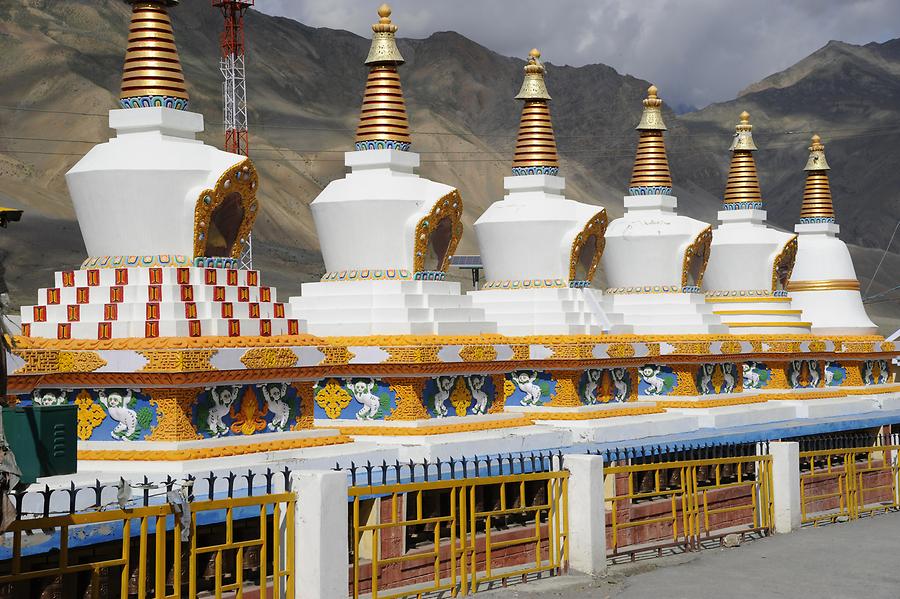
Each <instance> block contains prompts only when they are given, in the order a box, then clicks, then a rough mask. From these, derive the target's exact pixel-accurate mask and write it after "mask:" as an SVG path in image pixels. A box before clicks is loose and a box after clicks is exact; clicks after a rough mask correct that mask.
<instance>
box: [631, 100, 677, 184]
mask: <svg viewBox="0 0 900 599" xmlns="http://www.w3.org/2000/svg"><path fill="white" fill-rule="evenodd" d="M656 91H657V90H656V86H655V85H651V86H650V87H649V88H648V89H647V99H646V100H644V113H643V114H642V115H641V122H640V123H639V124H638V126H637V127H636V128H637V130H638V131H640V139H639V140H638V148H637V155H636V156H635V159H634V169H633V170H632V171H631V182H630V183H629V184H628V192H629V193H630V194H631V195H653V194H670V193H672V175H671V174H670V173H669V159H668V158H667V157H666V143H665V140H664V139H663V131H665V130H666V124H665V123H663V119H662V100H660V99H659V98H658V97H657V96H656Z"/></svg>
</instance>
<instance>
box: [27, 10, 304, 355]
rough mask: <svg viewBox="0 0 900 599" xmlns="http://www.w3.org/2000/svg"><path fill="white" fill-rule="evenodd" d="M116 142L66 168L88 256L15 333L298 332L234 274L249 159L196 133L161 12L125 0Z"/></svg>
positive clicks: (247, 280) (248, 210) (248, 223)
mask: <svg viewBox="0 0 900 599" xmlns="http://www.w3.org/2000/svg"><path fill="white" fill-rule="evenodd" d="M132 4H133V8H132V17H131V26H130V33H129V36H128V50H127V53H126V57H125V66H124V69H123V77H122V91H121V96H120V104H121V106H122V107H123V108H122V109H118V110H111V111H110V113H109V126H110V128H112V129H115V130H116V137H114V138H112V139H110V141H108V142H106V143H102V144H99V145H97V146H94V148H92V149H91V150H90V151H89V152H88V153H87V154H86V155H85V156H84V157H83V158H82V159H81V160H79V161H78V163H77V164H76V165H75V166H74V167H72V169H71V170H70V171H69V172H68V173H67V174H66V183H67V184H68V187H69V193H70V194H71V196H72V203H73V204H74V205H75V213H76V215H77V218H78V225H79V227H80V228H81V233H82V236H83V238H84V245H85V247H86V248H87V252H88V258H87V259H86V260H85V261H84V262H83V264H82V265H81V268H80V269H78V270H71V271H64V272H58V273H56V277H55V281H54V286H53V287H50V288H46V289H41V290H40V291H39V294H38V298H39V302H38V305H36V306H25V307H23V308H22V323H23V332H24V333H25V334H26V335H29V336H33V337H49V338H54V339H57V338H58V339H69V338H72V339H113V338H123V337H201V336H232V337H234V336H240V335H261V336H269V335H279V334H287V333H292V334H297V333H300V332H303V330H304V323H303V322H302V321H300V320H297V319H288V318H287V317H286V313H285V312H286V311H285V306H284V304H280V303H278V302H277V301H276V293H275V290H274V289H271V288H269V287H263V286H262V285H261V281H260V277H259V273H258V272H256V271H248V270H241V271H239V270H237V258H238V257H239V255H240V251H241V241H242V239H243V238H244V237H245V236H246V235H247V234H248V233H249V232H250V229H251V227H252V226H253V221H254V220H255V219H256V214H257V212H258V209H259V204H258V202H257V199H256V193H257V185H258V180H257V175H256V169H255V168H254V166H253V163H252V162H251V161H250V160H249V159H247V158H245V157H243V156H239V155H236V154H230V153H228V152H223V151H221V150H218V149H216V148H214V147H211V146H207V145H204V144H203V143H202V142H200V141H198V140H196V139H195V134H196V133H198V132H200V131H203V116H202V115H200V114H197V113H193V112H188V111H187V108H188V100H189V98H188V93H187V88H186V86H185V83H184V78H183V77H182V75H181V67H180V64H179V61H178V51H177V48H176V46H175V38H174V35H173V32H172V25H171V22H170V20H169V15H168V12H167V7H168V6H171V5H174V4H176V2H173V1H172V0H140V1H134V2H132Z"/></svg>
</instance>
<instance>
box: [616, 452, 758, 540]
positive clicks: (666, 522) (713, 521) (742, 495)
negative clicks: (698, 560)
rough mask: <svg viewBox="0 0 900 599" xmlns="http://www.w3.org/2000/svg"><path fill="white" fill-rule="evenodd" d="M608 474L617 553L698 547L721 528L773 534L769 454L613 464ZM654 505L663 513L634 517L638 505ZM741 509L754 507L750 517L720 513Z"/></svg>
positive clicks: (749, 510)
mask: <svg viewBox="0 0 900 599" xmlns="http://www.w3.org/2000/svg"><path fill="white" fill-rule="evenodd" d="M623 475H624V476H623ZM604 477H605V478H606V482H605V487H606V489H607V496H606V498H605V499H606V502H607V503H606V505H607V508H608V513H609V527H610V529H611V530H610V534H611V542H610V544H609V553H610V554H611V555H612V556H616V555H621V554H630V553H635V552H637V551H644V550H661V549H662V548H664V547H671V546H679V547H683V548H684V549H686V550H693V549H698V548H700V544H701V542H702V541H703V539H704V538H711V537H712V536H714V533H717V532H720V531H728V532H735V531H736V532H743V533H749V532H762V533H765V534H767V533H768V532H770V531H771V530H772V527H773V523H774V513H773V503H772V458H771V457H770V456H768V455H762V456H740V457H728V458H716V459H707V460H690V461H678V462H661V463H655V464H632V465H621V466H610V467H607V468H605V469H604ZM623 485H624V487H625V488H624V489H623V490H622V491H620V490H619V487H621V486H623ZM729 491H731V496H730V497H726V496H725V495H727V494H728V493H729ZM659 502H665V504H664V505H665V506H666V507H665V509H662V507H661V504H660V503H659ZM648 504H649V505H655V507H656V512H657V513H658V515H655V516H654V515H649V516H647V517H642V516H640V515H637V517H636V518H635V519H632V516H634V515H635V513H634V512H635V511H636V510H635V507H636V506H640V505H648ZM719 505H721V506H722V507H716V506H719ZM739 512H749V517H748V518H746V520H748V522H744V523H737V524H733V525H731V526H728V527H721V526H719V524H718V522H717V516H720V515H725V514H732V513H739ZM626 514H627V516H625V515H626ZM640 529H643V531H644V532H639V530H640ZM626 531H634V532H632V535H631V538H629V539H626V538H624V537H625V535H624V533H625V532H626ZM660 531H664V532H665V534H661V532H660ZM635 537H637V540H635Z"/></svg>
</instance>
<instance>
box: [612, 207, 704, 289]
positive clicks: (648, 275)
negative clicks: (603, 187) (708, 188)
mask: <svg viewBox="0 0 900 599" xmlns="http://www.w3.org/2000/svg"><path fill="white" fill-rule="evenodd" d="M676 206H677V200H676V198H675V197H673V196H635V197H626V198H625V207H626V209H627V210H628V212H627V213H626V214H625V216H623V217H622V218H617V219H616V220H614V221H612V222H611V223H610V225H609V228H608V229H607V230H606V250H605V251H604V252H603V260H602V263H603V269H604V271H605V273H606V279H607V282H608V285H609V287H636V286H645V285H674V286H677V287H680V286H681V271H682V267H683V263H684V252H685V250H686V249H687V247H688V246H689V245H690V243H691V242H692V241H693V240H694V237H696V236H697V234H698V233H700V232H701V231H703V230H704V229H705V228H706V227H708V226H709V225H708V224H707V223H704V222H702V221H699V220H695V219H693V218H688V217H687V216H680V215H678V214H676V213H675V212H674V209H675V207H676Z"/></svg>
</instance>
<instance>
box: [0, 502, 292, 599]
mask: <svg viewBox="0 0 900 599" xmlns="http://www.w3.org/2000/svg"><path fill="white" fill-rule="evenodd" d="M295 503H296V499H295V496H294V495H293V494H292V493H281V494H271V495H259V496H256V497H241V498H232V499H217V500H212V501H197V502H193V503H191V504H190V509H191V523H190V526H191V535H190V542H189V551H184V549H183V545H182V540H181V539H182V537H181V534H182V524H181V520H180V519H179V517H178V516H177V515H176V514H175V513H174V512H173V508H172V506H171V505H169V504H161V505H152V506H149V507H138V508H134V509H127V508H126V509H124V510H122V509H115V510H105V511H96V512H87V513H80V514H70V515H64V516H51V517H47V518H35V519H26V520H17V521H15V522H14V523H13V524H11V525H10V527H9V528H7V530H6V534H7V535H10V536H11V537H12V558H11V560H8V562H9V563H8V564H4V566H5V571H4V572H3V574H2V575H0V587H3V586H5V585H13V586H14V587H15V585H22V584H28V583H29V582H30V581H33V580H34V579H45V578H49V579H55V578H58V577H63V580H65V578H64V577H66V576H71V575H77V574H81V573H90V583H89V587H88V589H89V594H88V595H87V596H90V597H91V598H92V599H99V598H100V597H101V593H100V590H101V586H102V585H101V576H103V575H104V571H105V575H106V578H107V580H108V581H109V587H108V588H109V590H108V591H107V593H109V594H105V595H104V597H122V598H123V599H125V598H128V597H137V599H150V598H153V599H182V598H188V599H194V598H195V597H197V594H198V589H197V586H198V585H197V582H198V578H199V576H200V572H199V570H198V560H199V559H201V558H202V557H204V556H206V555H211V558H212V559H213V560H214V564H215V581H214V587H213V588H212V589H210V591H211V592H212V593H214V596H215V597H217V598H219V597H222V593H223V592H232V593H233V595H231V596H234V597H237V598H240V597H243V593H244V583H245V581H244V560H245V557H246V552H247V551H248V550H251V549H253V550H255V551H258V552H259V586H260V591H259V595H258V596H259V597H261V598H265V597H274V598H279V599H280V598H288V599H292V598H293V597H295V591H294V585H295V582H294V510H295ZM235 510H241V511H242V515H243V514H246V513H247V512H248V511H249V512H250V513H251V514H253V513H254V512H256V513H257V514H258V515H257V516H255V517H253V516H251V517H253V518H258V519H259V524H258V535H257V536H255V537H254V538H251V539H241V540H236V539H235V530H234V523H235V520H236V518H235ZM269 510H271V514H272V517H271V521H269V520H268V516H269ZM208 512H224V533H225V534H224V540H223V542H221V543H216V544H214V545H201V544H199V540H198V523H197V517H198V514H203V513H208ZM241 520H246V517H245V516H244V517H242V518H241ZM167 521H168V522H169V526H168V527H167ZM173 521H174V524H173ZM217 521H218V520H217ZM118 523H121V525H122V536H121V540H120V541H118V543H120V550H116V551H115V553H116V554H117V557H115V558H111V559H98V560H96V561H87V562H82V561H80V560H79V559H71V553H72V551H75V550H74V549H70V547H69V538H70V532H76V531H78V530H79V528H81V527H86V526H92V525H93V526H101V525H104V524H108V525H112V524H118ZM38 529H42V530H59V554H58V558H59V559H58V563H57V564H56V565H54V566H51V567H46V568H40V569H35V568H31V567H25V566H23V562H24V561H26V560H27V558H25V557H23V555H22V544H23V541H22V538H23V534H29V533H30V532H31V531H33V530H38ZM135 529H136V530H137V534H135V535H133V534H132V533H133V531H134V530H135ZM132 537H134V538H132ZM133 544H136V545H137V548H136V549H135V548H134V546H133ZM270 548H271V556H270V555H269V549H270ZM229 553H233V554H234V565H235V567H234V569H233V576H234V582H232V583H230V584H224V580H223V578H224V577H223V563H224V561H225V559H226V557H225V556H226V554H229ZM185 558H186V559H187V562H188V563H187V565H185V564H183V563H182V562H183V560H184V559H185ZM26 565H27V564H26ZM167 566H171V568H172V581H173V582H171V583H170V584H169V585H168V586H171V593H169V592H167V573H168V572H167ZM116 570H118V571H119V572H118V574H116V575H114V572H115V571H116ZM185 571H187V573H188V582H187V584H186V585H184V586H187V587H188V590H187V593H186V594H185V593H183V588H182V586H183V578H182V574H183V573H184V572H185ZM269 579H271V585H272V591H273V592H272V594H270V593H269V591H268V584H269ZM114 581H116V582H117V583H118V584H116V582H114ZM133 581H136V587H137V588H136V589H133V588H132V589H130V588H129V586H130V583H132V584H133ZM151 581H152V585H151V584H150V583H151ZM148 586H150V587H151V588H150V589H148ZM130 593H131V594H130ZM148 593H150V594H148Z"/></svg>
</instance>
